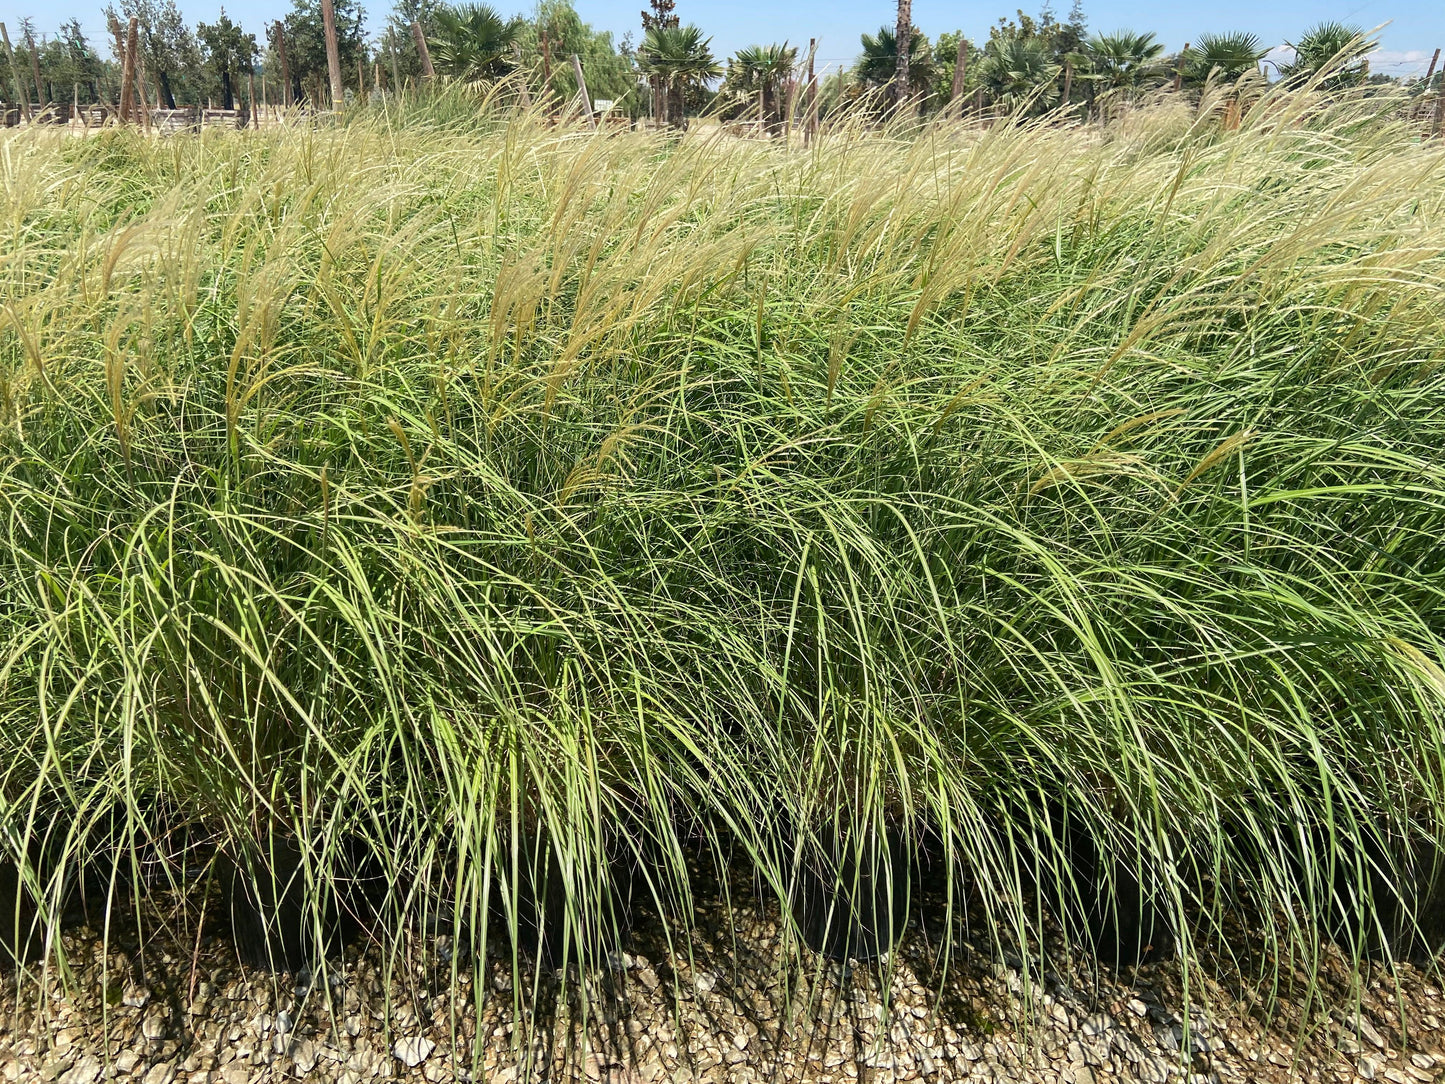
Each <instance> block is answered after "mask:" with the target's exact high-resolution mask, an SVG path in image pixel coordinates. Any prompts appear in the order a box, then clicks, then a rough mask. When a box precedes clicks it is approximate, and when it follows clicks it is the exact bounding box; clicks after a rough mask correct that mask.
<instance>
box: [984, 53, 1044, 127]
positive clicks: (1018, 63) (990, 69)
mask: <svg viewBox="0 0 1445 1084" xmlns="http://www.w3.org/2000/svg"><path fill="white" fill-rule="evenodd" d="M1058 77H1059V66H1058V65H1057V64H1055V63H1054V62H1053V57H1052V56H1051V55H1050V53H1049V47H1048V46H1047V45H1046V44H1045V43H1044V40H1043V39H1042V38H1039V37H1022V36H1017V37H996V38H994V39H993V40H992V41H990V42H989V43H988V47H987V48H985V49H984V51H983V60H982V61H981V62H980V64H979V78H980V80H981V81H982V83H983V85H984V87H985V88H986V89H987V90H988V92H989V94H990V96H991V97H992V98H993V100H994V101H995V102H998V103H999V104H1001V105H1003V106H1004V107H1005V108H1007V109H1010V110H1013V109H1017V108H1019V107H1021V106H1025V105H1027V106H1028V108H1030V109H1031V110H1032V111H1035V112H1037V111H1040V110H1043V109H1047V108H1048V107H1049V106H1051V105H1053V103H1054V101H1055V100H1056V99H1057V98H1058V96H1059V86H1058Z"/></svg>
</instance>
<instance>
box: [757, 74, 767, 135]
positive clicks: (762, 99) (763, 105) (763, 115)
mask: <svg viewBox="0 0 1445 1084" xmlns="http://www.w3.org/2000/svg"><path fill="white" fill-rule="evenodd" d="M763 78H764V80H765V81H766V79H767V76H764V77H763ZM767 104H768V99H767V91H765V90H763V88H762V87H758V135H759V136H765V135H767V134H768V110H767Z"/></svg>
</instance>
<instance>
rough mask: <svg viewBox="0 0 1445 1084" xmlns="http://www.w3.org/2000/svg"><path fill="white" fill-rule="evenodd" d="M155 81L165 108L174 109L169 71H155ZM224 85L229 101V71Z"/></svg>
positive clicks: (174, 99) (174, 98) (173, 96)
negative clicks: (158, 85)
mask: <svg viewBox="0 0 1445 1084" xmlns="http://www.w3.org/2000/svg"><path fill="white" fill-rule="evenodd" d="M156 82H157V83H159V84H160V88H161V101H163V102H165V103H166V108H167V109H174V108H175V107H176V96H175V94H174V93H173V92H172V91H171V77H170V73H169V72H164V71H161V72H157V73H156ZM225 87H226V101H228V102H229V101H230V100H231V75H230V73H229V72H227V73H226V81H225ZM226 108H227V109H230V108H231V107H230V106H229V105H228V106H226Z"/></svg>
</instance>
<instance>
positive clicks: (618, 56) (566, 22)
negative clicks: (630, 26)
mask: <svg viewBox="0 0 1445 1084" xmlns="http://www.w3.org/2000/svg"><path fill="white" fill-rule="evenodd" d="M543 35H546V38H547V48H548V49H549V50H550V52H551V55H552V65H551V75H552V81H551V83H550V84H549V88H550V90H551V91H552V93H554V94H556V95H557V96H558V97H560V98H562V99H564V100H570V99H571V98H572V97H574V96H575V95H576V93H577V77H576V76H575V75H573V73H572V65H571V64H569V63H567V58H568V57H569V56H571V55H572V54H573V53H576V54H577V57H578V59H579V60H581V61H582V73H583V75H584V76H586V79H587V89H588V90H589V91H590V92H591V94H592V97H593V98H594V99H597V98H603V99H606V100H609V101H618V100H621V99H625V98H627V97H628V96H629V95H631V96H632V97H634V98H636V97H637V95H636V90H637V79H636V75H635V73H634V71H633V68H632V62H631V60H630V59H629V58H628V57H626V56H624V55H623V53H622V50H621V49H620V48H619V47H618V46H617V45H615V44H614V43H613V41H612V35H611V33H609V32H608V31H605V30H596V29H594V28H593V27H592V26H591V25H590V24H588V23H585V22H583V21H582V16H580V15H579V14H578V13H577V9H576V7H574V6H573V4H572V0H541V2H540V3H538V5H537V10H536V12H535V14H534V16H533V18H532V19H531V20H530V21H528V22H526V23H525V24H524V25H523V27H522V31H521V36H520V40H521V44H522V57H523V66H524V67H525V68H526V69H527V72H528V78H529V79H530V81H531V82H532V84H533V85H534V86H535V87H537V88H539V89H541V88H542V37H543Z"/></svg>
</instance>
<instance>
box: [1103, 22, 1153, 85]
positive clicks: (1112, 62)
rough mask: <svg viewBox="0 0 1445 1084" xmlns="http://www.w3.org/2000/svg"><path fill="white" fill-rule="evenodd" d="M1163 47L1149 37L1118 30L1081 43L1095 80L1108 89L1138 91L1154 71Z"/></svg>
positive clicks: (1150, 34) (1150, 35)
mask: <svg viewBox="0 0 1445 1084" xmlns="http://www.w3.org/2000/svg"><path fill="white" fill-rule="evenodd" d="M1162 52H1164V46H1163V45H1162V44H1160V43H1159V42H1158V41H1156V40H1155V38H1154V35H1153V34H1152V33H1147V34H1136V33H1134V31H1132V30H1118V31H1115V32H1114V33H1112V34H1095V35H1093V36H1092V37H1090V38H1089V39H1088V40H1087V41H1085V42H1084V54H1085V56H1087V57H1088V60H1089V64H1090V65H1091V66H1092V67H1093V69H1094V75H1095V78H1096V79H1098V81H1099V82H1100V83H1102V84H1104V85H1105V86H1107V87H1137V86H1138V85H1139V81H1140V80H1141V79H1143V78H1144V77H1145V76H1147V75H1148V74H1150V73H1151V72H1152V71H1153V70H1154V62H1155V61H1156V60H1158V59H1159V55H1160V54H1161V53H1162Z"/></svg>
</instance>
